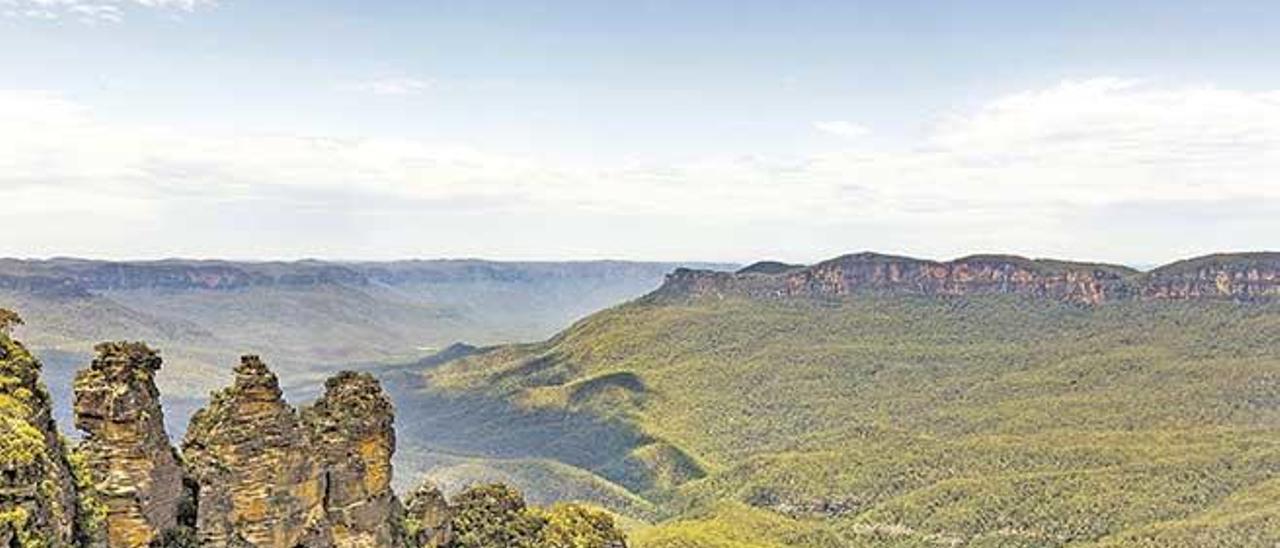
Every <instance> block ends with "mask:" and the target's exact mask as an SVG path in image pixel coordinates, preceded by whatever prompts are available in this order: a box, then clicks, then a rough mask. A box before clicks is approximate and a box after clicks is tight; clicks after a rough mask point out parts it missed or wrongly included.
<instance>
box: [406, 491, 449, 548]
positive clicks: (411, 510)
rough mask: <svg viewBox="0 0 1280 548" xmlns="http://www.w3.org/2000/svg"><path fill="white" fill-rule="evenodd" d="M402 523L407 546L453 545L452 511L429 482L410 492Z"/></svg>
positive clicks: (432, 547)
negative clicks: (403, 523) (403, 522)
mask: <svg viewBox="0 0 1280 548" xmlns="http://www.w3.org/2000/svg"><path fill="white" fill-rule="evenodd" d="M404 521H405V534H406V536H407V539H406V540H407V542H408V545H409V546H413V547H421V548H443V547H445V546H449V545H450V544H452V543H453V524H452V523H453V508H452V507H450V506H449V501H447V500H445V497H444V493H441V492H440V489H439V488H437V487H436V486H435V485H432V484H431V483H426V482H424V483H422V484H421V485H419V486H418V487H417V488H415V489H414V490H413V492H412V493H409V496H408V498H406V499H405V507H404Z"/></svg>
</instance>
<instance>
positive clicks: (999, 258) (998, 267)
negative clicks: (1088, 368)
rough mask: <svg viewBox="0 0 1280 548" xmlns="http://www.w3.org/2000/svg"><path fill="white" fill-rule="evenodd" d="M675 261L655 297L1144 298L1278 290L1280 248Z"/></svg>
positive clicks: (1249, 297)
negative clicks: (1159, 256)
mask: <svg viewBox="0 0 1280 548" xmlns="http://www.w3.org/2000/svg"><path fill="white" fill-rule="evenodd" d="M784 266H785V267H776V266H769V267H767V268H764V267H761V268H753V267H749V268H746V269H743V270H741V271H738V272H735V273H730V272H714V271H707V270H690V269H678V270H676V271H675V272H674V273H672V274H670V275H668V276H667V280H666V282H665V283H664V284H663V286H662V287H660V288H659V289H658V290H657V291H655V292H654V293H652V294H650V295H649V296H648V297H646V298H647V299H648V300H650V301H663V300H670V299H682V298H706V297H709V298H726V297H745V298H751V299H789V298H819V299H823V298H837V299H838V298H847V297H851V296H856V295H859V294H889V295H923V296H968V295H996V294H1008V295H1023V296H1028V297H1034V298H1044V299H1051V300H1055V301H1062V302H1071V303H1078V304H1086V305H1098V304H1102V303H1105V302H1113V301H1121V300H1132V299H1147V300H1171V299H1178V300H1185V299H1218V300H1235V301H1255V300H1269V299H1275V298H1280V253H1251V254H1236V255H1213V256H1208V257H1202V258H1198V259H1191V260H1188V261H1182V262H1179V263H1173V264H1171V265H1168V266H1164V267H1160V268H1157V269H1155V270H1152V271H1150V272H1146V273H1143V272H1139V271H1137V270H1134V269H1131V268H1128V267H1124V266H1118V265H1106V264H1093V263H1076V262H1067V261H1054V260H1044V259H1036V260H1032V259H1026V258H1023V257H1016V256H1009V255H974V256H970V257H965V258H961V259H956V260H954V261H948V262H936V261H926V260H920V259H913V258H910V257H897V256H891V255H880V254H876V253H859V254H854V255H846V256H843V257H838V258H835V259H831V260H829V261H824V262H821V263H818V264H815V265H812V266H808V267H795V266H791V265H784Z"/></svg>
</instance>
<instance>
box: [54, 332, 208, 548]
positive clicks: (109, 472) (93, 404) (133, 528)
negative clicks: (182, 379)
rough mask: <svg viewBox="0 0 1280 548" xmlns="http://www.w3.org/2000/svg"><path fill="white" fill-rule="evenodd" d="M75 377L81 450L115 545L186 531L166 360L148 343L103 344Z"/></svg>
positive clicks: (132, 544)
mask: <svg viewBox="0 0 1280 548" xmlns="http://www.w3.org/2000/svg"><path fill="white" fill-rule="evenodd" d="M96 350H97V352H98V356H97V358H96V359H94V360H93V363H92V364H91V365H90V366H89V368H88V369H84V370H81V371H80V372H79V373H78V374H77V375H76V380H75V425H76V428H79V429H80V430H82V431H83V432H84V433H85V438H84V441H83V442H81V444H80V445H79V447H78V448H77V451H78V452H79V453H80V454H82V455H83V456H84V459H85V465H86V467H87V469H88V472H89V474H90V477H91V478H92V482H93V489H94V491H95V493H96V494H97V496H98V499H99V501H100V502H101V503H102V504H103V505H104V506H105V510H106V519H105V520H104V522H103V526H104V528H105V533H106V539H107V541H108V543H109V545H110V546H113V547H116V546H119V547H143V546H148V545H149V544H151V543H152V542H153V541H154V540H156V539H159V538H161V536H162V535H163V533H164V532H165V531H169V530H173V529H176V528H177V527H178V525H179V524H178V515H179V509H180V507H181V506H182V505H183V504H184V503H185V504H190V501H184V500H183V499H184V495H185V490H184V488H183V471H182V467H181V465H180V463H179V461H178V458H177V455H176V454H175V452H174V449H173V447H172V446H171V445H170V444H169V436H168V435H167V434H166V433H165V430H164V413H163V411H162V410H161V408H160V393H159V391H158V390H157V389H156V384H155V373H156V371H159V370H160V365H161V359H160V356H159V355H158V354H157V353H156V352H155V351H154V350H152V349H150V348H148V347H147V346H146V345H145V344H142V343H129V342H116V343H102V344H100V345H98V346H97V348H96Z"/></svg>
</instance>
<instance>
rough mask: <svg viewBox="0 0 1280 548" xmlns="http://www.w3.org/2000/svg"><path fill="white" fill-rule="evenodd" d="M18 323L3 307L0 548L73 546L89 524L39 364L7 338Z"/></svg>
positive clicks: (0, 316)
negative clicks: (42, 380)
mask: <svg viewBox="0 0 1280 548" xmlns="http://www.w3.org/2000/svg"><path fill="white" fill-rule="evenodd" d="M18 323H21V319H19V318H18V316H17V315H16V314H13V313H12V312H9V311H7V310H3V309H0V546H40V545H43V546H52V547H65V546H73V545H75V544H76V543H77V542H78V541H79V540H81V538H82V537H81V534H80V533H81V531H83V530H84V529H86V528H87V527H88V525H86V524H84V523H82V521H84V520H82V519H81V518H82V515H81V514H82V512H81V511H80V502H79V500H78V499H77V496H76V481H75V477H74V476H73V474H72V466H71V462H70V459H69V453H68V451H67V447H66V446H65V445H64V444H63V442H62V439H61V437H60V436H59V435H58V429H57V427H56V425H55V424H54V422H53V409H52V404H51V402H50V399H49V392H48V391H47V390H46V389H45V387H44V384H43V383H42V382H41V381H40V367H41V366H40V362H39V361H37V360H36V359H35V357H34V356H32V355H31V353H30V352H28V351H27V349H26V348H25V347H24V346H23V345H22V344H21V343H19V342H17V341H15V340H13V339H12V338H10V336H9V329H10V328H11V327H12V326H13V325H15V324H18Z"/></svg>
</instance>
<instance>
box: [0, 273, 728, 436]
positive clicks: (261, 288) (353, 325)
mask: <svg viewBox="0 0 1280 548" xmlns="http://www.w3.org/2000/svg"><path fill="white" fill-rule="evenodd" d="M680 267H695V268H716V269H718V268H733V265H721V264H713V263H643V262H625V261H590V262H494V261H480V260H415V261H395V262H327V261H296V262H233V261H190V260H162V261H141V262H132V261H130V262H114V261H93V260H82V259H52V260H17V259H0V307H5V308H10V309H13V310H17V311H19V312H20V313H21V314H22V316H23V317H24V318H25V319H26V321H27V325H26V326H25V327H24V328H23V329H21V330H20V331H19V335H20V336H21V337H22V338H23V339H24V340H25V341H27V343H28V345H29V346H30V347H31V348H32V349H33V350H34V351H35V352H36V353H37V354H39V355H40V356H41V357H42V358H43V360H44V362H45V367H46V372H45V375H46V377H47V378H48V379H49V385H50V386H51V387H54V388H55V394H54V396H55V397H57V398H60V399H61V398H65V397H66V395H65V394H61V393H58V391H59V390H61V389H62V387H66V386H70V383H69V381H70V378H69V377H70V374H71V372H72V371H74V370H76V369H78V368H80V367H83V366H84V364H86V363H88V360H89V358H90V354H91V352H92V348H93V345H94V344H95V343H97V342H100V341H106V340H121V339H127V340H145V341H147V342H149V343H150V344H151V345H152V346H154V347H156V348H159V349H160V351H161V352H162V353H163V355H164V357H165V368H164V370H162V371H161V372H160V373H159V375H158V377H157V382H158V383H159V385H160V387H161V389H162V390H163V392H164V394H165V397H166V404H167V405H168V408H167V409H168V413H167V417H168V418H169V419H170V429H171V430H170V431H171V432H178V433H179V434H180V433H181V429H182V427H183V425H185V423H186V419H187V417H186V413H188V412H189V411H191V410H194V408H195V406H196V404H198V403H199V402H200V401H201V400H202V399H203V398H204V395H205V394H207V393H208V392H209V391H210V390H212V389H213V388H215V387H217V385H218V382H219V381H218V379H222V378H225V376H226V375H225V373H226V371H227V370H228V369H229V368H230V367H231V366H232V365H234V364H235V363H236V360H237V359H238V356H239V355H240V354H244V353H258V354H261V355H263V357H264V358H266V359H268V360H270V363H271V364H272V365H273V367H274V368H275V369H276V371H277V372H278V374H279V375H280V377H281V381H282V382H283V383H284V384H285V385H286V386H287V387H293V388H295V389H298V390H306V389H308V388H311V387H314V386H318V385H319V382H320V380H322V379H323V378H324V377H326V376H328V375H329V374H332V373H333V372H334V371H336V370H338V369H341V368H343V367H350V366H358V365H360V364H367V363H374V362H389V361H402V360H407V359H416V358H418V357H422V356H425V355H429V354H432V353H434V352H435V351H437V350H438V349H440V348H443V347H444V346H446V345H448V344H451V343H454V342H457V341H467V342H471V343H475V344H496V343H504V342H515V341H523V340H537V339H541V338H544V337H546V336H548V335H550V334H552V333H554V332H555V331H556V330H558V329H560V328H561V327H563V326H564V325H566V324H568V323H570V322H572V321H574V320H576V319H578V318H580V317H582V316H585V315H587V314H589V313H591V312H594V311H596V310H600V309H602V308H605V307H608V306H612V305H614V304H617V303H619V302H623V301H626V300H628V299H631V298H634V297H637V296H639V295H642V294H644V293H646V292H649V291H651V290H653V289H654V288H655V287H657V286H658V285H659V284H661V283H662V280H663V276H664V275H665V274H667V273H668V272H670V271H672V270H673V269H675V268H680ZM65 407H66V406H57V408H58V409H62V408H65Z"/></svg>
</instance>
